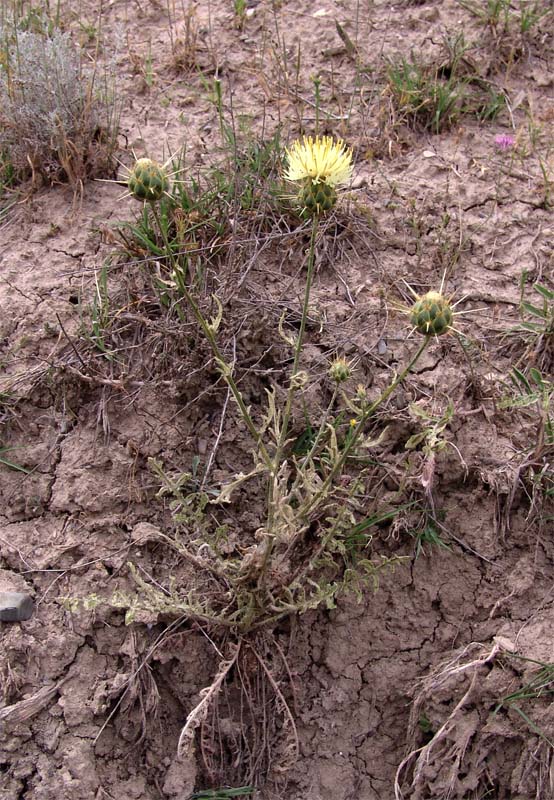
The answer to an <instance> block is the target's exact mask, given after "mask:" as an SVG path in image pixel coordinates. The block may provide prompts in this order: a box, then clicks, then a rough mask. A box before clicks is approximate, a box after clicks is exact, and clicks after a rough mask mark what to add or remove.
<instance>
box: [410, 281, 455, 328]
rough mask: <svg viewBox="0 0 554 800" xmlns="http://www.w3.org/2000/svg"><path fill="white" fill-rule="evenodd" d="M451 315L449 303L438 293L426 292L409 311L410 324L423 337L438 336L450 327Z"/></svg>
mask: <svg viewBox="0 0 554 800" xmlns="http://www.w3.org/2000/svg"><path fill="white" fill-rule="evenodd" d="M452 320H453V313H452V308H451V306H450V303H449V301H448V300H447V299H446V297H443V295H442V294H439V292H427V294H424V295H423V296H422V297H420V298H419V299H418V300H417V301H416V302H415V303H414V304H413V306H412V308H411V311H410V322H411V323H412V325H413V326H414V327H415V329H416V330H417V332H418V333H421V334H422V335H423V336H440V335H441V334H443V333H447V331H448V330H450V328H451V327H452Z"/></svg>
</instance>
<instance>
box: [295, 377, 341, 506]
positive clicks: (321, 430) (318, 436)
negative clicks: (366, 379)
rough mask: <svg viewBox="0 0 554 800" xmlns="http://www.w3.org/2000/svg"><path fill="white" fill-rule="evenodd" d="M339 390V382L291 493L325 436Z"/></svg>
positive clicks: (299, 469)
mask: <svg viewBox="0 0 554 800" xmlns="http://www.w3.org/2000/svg"><path fill="white" fill-rule="evenodd" d="M338 391H339V386H338V384H336V385H335V388H334V390H333V395H332V397H331V399H330V401H329V404H328V406H327V408H326V409H325V413H324V415H323V419H322V420H321V422H320V424H319V430H318V432H317V434H316V437H315V439H314V441H313V444H312V446H311V447H310V451H309V453H307V454H306V455H305V456H304V458H303V459H302V463H301V464H300V465H299V466H298V475H297V476H296V479H295V481H294V484H293V486H292V489H291V490H290V493H291V494H292V493H293V492H294V491H295V489H296V488H297V487H298V483H299V479H300V475H302V473H303V472H304V469H305V467H306V465H307V464H309V462H310V460H311V459H312V458H313V457H314V455H315V453H316V451H317V448H318V445H319V443H320V441H321V439H322V437H323V434H324V433H325V428H326V427H327V420H328V419H329V415H330V413H331V409H332V408H333V406H334V405H335V400H336V399H337V394H338Z"/></svg>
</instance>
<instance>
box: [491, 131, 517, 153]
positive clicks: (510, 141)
mask: <svg viewBox="0 0 554 800" xmlns="http://www.w3.org/2000/svg"><path fill="white" fill-rule="evenodd" d="M514 142H515V139H514V137H513V136H510V135H509V134H507V133H499V134H498V135H497V136H495V137H494V143H495V145H496V146H497V147H498V149H499V150H510V148H512V147H513V146H514Z"/></svg>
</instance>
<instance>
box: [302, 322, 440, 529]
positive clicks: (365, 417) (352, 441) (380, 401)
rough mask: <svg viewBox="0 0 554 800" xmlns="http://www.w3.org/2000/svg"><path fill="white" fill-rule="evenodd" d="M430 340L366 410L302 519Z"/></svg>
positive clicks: (331, 481) (421, 346)
mask: <svg viewBox="0 0 554 800" xmlns="http://www.w3.org/2000/svg"><path fill="white" fill-rule="evenodd" d="M430 340H431V337H430V336H426V337H425V338H424V340H423V342H422V343H421V345H420V346H419V348H418V350H417V352H416V354H415V355H414V356H413V358H412V359H411V360H410V362H409V363H408V365H407V366H406V367H404V369H403V370H402V372H400V373H399V374H398V375H397V376H396V378H395V379H394V380H393V382H392V383H391V384H389V385H388V386H387V388H386V389H385V390H384V391H383V393H382V394H381V395H380V396H379V397H378V398H377V400H374V401H373V403H371V405H370V406H368V408H366V409H365V411H364V412H363V413H362V416H361V419H360V422H359V423H358V425H357V426H356V428H355V430H354V432H353V434H352V436H351V437H350V439H349V441H348V443H347V444H346V446H345V448H344V450H343V451H342V453H341V456H340V458H339V459H338V460H337V461H336V462H335V464H333V467H332V469H331V471H330V472H329V474H328V475H327V477H326V478H325V480H324V481H323V483H322V485H321V488H320V490H319V492H318V493H317V494H316V495H315V496H314V497H312V499H311V500H310V501H309V502H308V503H307V505H306V506H305V507H304V508H303V509H302V512H301V516H302V518H305V517H306V515H307V514H309V513H310V512H311V511H313V510H314V507H317V504H318V503H319V501H320V498H321V497H325V495H326V493H327V490H328V489H329V487H330V486H331V485H332V483H333V481H334V480H335V478H336V477H337V475H339V474H340V473H341V471H342V469H343V467H344V465H345V463H346V460H347V458H348V456H349V455H350V452H351V451H352V448H353V447H354V445H355V444H356V442H357V441H358V439H359V438H360V435H361V433H362V428H363V426H364V424H365V423H366V422H367V421H368V419H369V418H370V417H371V416H372V415H373V414H374V413H375V411H376V410H377V409H378V408H379V406H380V405H382V404H383V403H384V402H385V400H387V399H388V398H389V397H390V396H391V394H392V393H393V392H394V390H395V389H396V387H397V386H398V385H399V384H400V383H402V381H403V380H404V378H405V377H406V375H407V374H408V373H409V372H410V371H411V370H412V369H413V367H414V366H415V364H416V362H417V361H418V360H419V358H420V357H421V355H422V353H423V351H424V350H425V348H426V347H427V345H428V344H429V341H430Z"/></svg>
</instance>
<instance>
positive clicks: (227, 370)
mask: <svg viewBox="0 0 554 800" xmlns="http://www.w3.org/2000/svg"><path fill="white" fill-rule="evenodd" d="M152 213H153V215H154V219H155V220H156V224H157V226H158V229H159V231H160V234H161V236H162V239H163V242H164V245H165V249H166V252H167V255H168V256H169V259H170V261H171V266H172V269H173V272H174V274H175V277H176V279H177V281H178V285H179V291H180V292H181V293H182V294H183V296H184V298H185V300H186V301H187V303H188V305H189V307H190V309H191V311H192V313H193V314H194V316H195V318H196V321H197V322H198V324H199V325H200V327H201V329H202V332H203V333H204V336H205V337H206V339H207V340H208V344H209V345H210V347H211V349H212V353H213V354H214V356H215V359H216V362H217V365H218V367H219V368H220V370H221V372H222V375H223V378H224V379H225V382H226V383H227V385H228V387H229V389H230V390H231V392H232V394H233V397H234V398H235V401H236V403H237V405H238V407H239V411H240V413H241V416H242V418H243V420H244V422H245V424H246V427H247V428H248V430H249V432H250V434H251V436H252V438H253V439H254V441H255V442H256V444H257V446H258V448H259V451H260V454H261V456H262V459H263V461H264V463H265V465H266V467H267V468H268V469H269V470H270V472H271V471H272V468H273V463H272V461H271V458H270V456H269V453H268V452H267V448H266V446H265V445H264V443H263V441H262V439H261V437H260V433H259V431H258V429H257V428H256V426H255V425H254V422H253V420H252V417H251V416H250V413H249V411H248V409H247V407H246V404H245V402H244V400H243V397H242V394H241V392H240V390H239V388H238V386H237V384H236V381H235V379H234V378H233V374H232V371H231V366H230V365H229V364H228V363H227V362H226V360H225V358H224V356H223V354H222V352H221V350H220V349H219V347H218V344H217V341H216V338H215V335H214V331H213V329H212V327H211V326H210V324H209V323H208V321H207V320H206V318H205V317H204V315H203V314H202V312H201V310H200V308H199V306H198V303H197V302H196V300H195V299H194V297H193V295H192V294H191V292H190V291H189V289H188V287H187V285H186V283H185V281H184V280H181V279H180V276H181V267H180V266H179V264H178V262H177V259H176V258H175V255H174V253H173V250H172V249H171V246H170V243H169V237H168V235H167V230H166V229H165V228H164V226H163V224H162V221H161V219H160V216H159V214H158V210H157V209H156V207H155V205H154V204H152Z"/></svg>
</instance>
